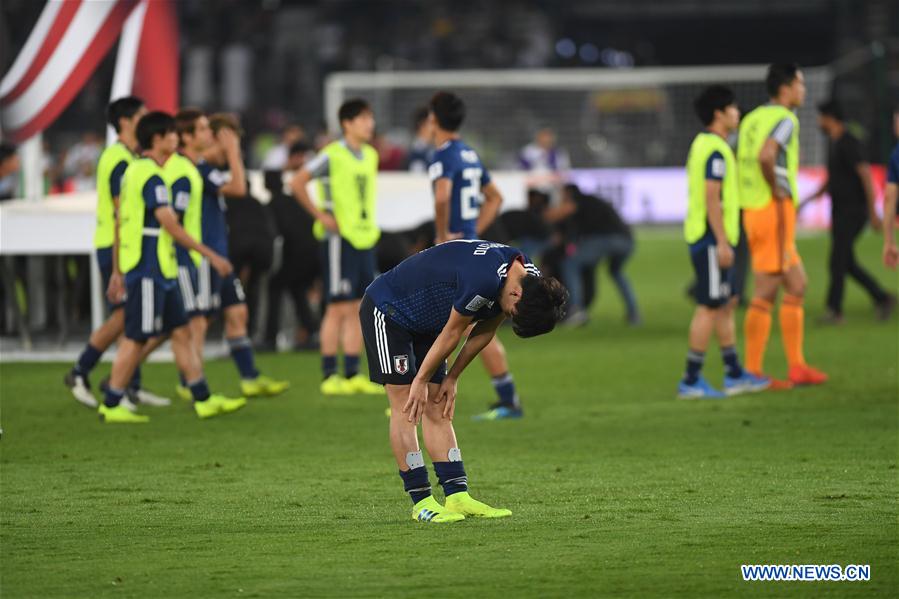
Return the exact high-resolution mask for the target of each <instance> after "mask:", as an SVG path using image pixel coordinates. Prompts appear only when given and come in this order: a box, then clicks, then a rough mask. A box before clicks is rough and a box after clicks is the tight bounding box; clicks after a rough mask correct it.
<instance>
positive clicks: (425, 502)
mask: <svg viewBox="0 0 899 599" xmlns="http://www.w3.org/2000/svg"><path fill="white" fill-rule="evenodd" d="M412 519H413V520H418V521H419V522H430V523H432V524H445V523H447V522H459V521H460V520H465V516H463V515H462V514H460V513H458V512H454V511H451V510H449V509H447V508H445V507H443V506H442V505H440V504H439V503H437V500H436V499H434V496H433V495H428V496H427V497H425V498H424V499H422V500H421V501H419V502H418V503H416V504H415V505H414V506H413V507H412Z"/></svg>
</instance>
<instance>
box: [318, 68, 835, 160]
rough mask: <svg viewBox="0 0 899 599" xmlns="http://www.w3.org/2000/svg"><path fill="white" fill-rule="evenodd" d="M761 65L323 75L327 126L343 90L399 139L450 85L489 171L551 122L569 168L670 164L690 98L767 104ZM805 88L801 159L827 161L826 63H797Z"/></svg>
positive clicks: (687, 128)
mask: <svg viewBox="0 0 899 599" xmlns="http://www.w3.org/2000/svg"><path fill="white" fill-rule="evenodd" d="M766 70H767V66H766V65H737V66H718V65H716V66H690V67H644V68H634V69H510V70H445V71H391V72H338V73H333V74H331V75H329V76H328V78H327V79H326V81H325V88H324V106H325V110H326V115H327V121H328V124H329V126H330V127H331V129H332V130H334V131H337V130H339V124H338V123H337V109H338V107H339V106H340V104H341V102H343V101H344V100H346V99H347V98H350V97H355V96H361V97H363V98H365V99H367V100H368V101H369V102H370V103H371V104H372V106H373V108H374V110H375V115H376V119H377V122H378V129H379V131H381V132H382V133H384V134H385V135H387V136H388V137H389V138H392V139H394V140H398V141H406V140H408V138H409V136H410V135H411V133H410V132H411V127H412V123H411V121H412V114H413V113H414V111H415V109H416V108H418V107H420V106H424V105H425V104H426V103H427V101H428V99H429V98H430V96H431V95H432V94H433V93H434V91H436V90H439V89H449V90H454V91H457V92H458V93H459V94H460V95H462V97H463V99H464V100H465V101H466V104H467V106H468V116H467V119H466V123H465V125H464V126H463V133H464V135H465V137H466V139H470V140H471V142H472V145H475V146H476V147H477V148H478V151H479V153H481V154H482V155H483V156H484V157H485V160H486V161H487V163H488V164H489V165H491V166H492V167H493V168H509V167H513V166H514V165H515V157H516V155H517V152H518V151H519V149H520V148H521V147H522V146H523V145H525V144H526V143H528V142H529V141H530V140H531V138H532V137H533V134H534V132H535V131H536V129H538V128H540V127H543V126H549V127H551V128H553V129H555V131H556V133H557V135H558V139H559V145H560V146H562V147H564V148H566V149H567V150H568V151H569V153H570V154H571V159H572V166H573V167H575V168H591V167H649V166H675V165H682V164H683V163H684V160H685V157H686V153H687V149H688V148H689V144H690V141H691V140H692V138H693V136H694V135H695V134H696V131H697V130H698V129H699V128H700V126H701V125H700V123H699V122H698V119H697V118H696V116H695V115H694V113H693V99H694V98H695V97H696V96H697V95H698V94H699V93H700V91H701V90H702V88H704V87H705V86H707V85H710V84H715V83H719V84H724V85H728V86H730V87H731V88H732V89H733V90H734V92H735V94H736V97H737V101H738V103H739V105H740V107H741V109H742V110H743V111H744V112H747V111H749V110H751V109H752V108H754V107H756V106H758V105H759V104H762V103H764V102H765V101H767V93H766V92H765V83H764V80H765V73H766ZM803 72H804V74H805V79H806V86H807V88H808V94H807V97H806V102H805V104H804V106H803V107H802V108H800V109H799V120H800V122H801V124H802V126H801V127H800V143H801V147H802V163H803V164H804V165H817V164H822V163H823V162H824V161H825V155H826V145H825V141H824V139H823V137H822V136H821V134H820V133H819V132H818V130H817V127H816V126H815V118H816V113H815V107H816V105H817V104H818V103H819V102H821V101H822V100H824V99H826V98H827V97H828V96H829V93H830V85H831V74H830V70H829V69H828V68H827V67H813V68H805V69H803Z"/></svg>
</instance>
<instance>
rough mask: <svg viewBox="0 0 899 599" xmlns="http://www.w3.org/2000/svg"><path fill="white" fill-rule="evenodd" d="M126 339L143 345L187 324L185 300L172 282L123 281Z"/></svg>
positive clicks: (168, 280) (171, 280) (147, 278)
mask: <svg viewBox="0 0 899 599" xmlns="http://www.w3.org/2000/svg"><path fill="white" fill-rule="evenodd" d="M125 289H126V294H127V295H126V297H125V337H127V338H128V339H131V340H132V341H139V342H144V341H146V340H147V339H149V338H150V337H157V336H159V335H162V334H164V333H168V332H169V331H172V330H174V329H177V328H178V327H181V326H184V325H185V324H187V314H186V313H185V312H184V301H183V300H182V299H181V291H180V290H179V289H178V284H177V282H176V281H175V280H174V279H163V278H160V277H141V276H133V277H126V278H125Z"/></svg>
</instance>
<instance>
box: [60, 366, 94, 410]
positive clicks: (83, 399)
mask: <svg viewBox="0 0 899 599" xmlns="http://www.w3.org/2000/svg"><path fill="white" fill-rule="evenodd" d="M64 382H65V384H66V387H68V388H69V391H71V393H72V397H74V398H75V400H76V401H78V403H81V404H83V405H85V406H87V407H89V408H93V409H96V408H97V406H98V405H100V404H99V403H98V402H97V398H96V397H94V394H93V393H91V388H90V383H88V382H87V379H86V378H84V377H83V376H81V375H80V374H75V372H73V371H71V370H70V371H69V372H68V374H66V378H65V381H64Z"/></svg>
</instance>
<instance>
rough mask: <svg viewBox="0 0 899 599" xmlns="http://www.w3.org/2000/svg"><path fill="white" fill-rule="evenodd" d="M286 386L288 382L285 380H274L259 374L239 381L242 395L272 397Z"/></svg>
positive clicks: (282, 391) (280, 392) (283, 390)
mask: <svg viewBox="0 0 899 599" xmlns="http://www.w3.org/2000/svg"><path fill="white" fill-rule="evenodd" d="M288 387H290V383H289V382H287V381H276V380H274V379H271V378H269V377H267V376H263V375H261V374H260V375H259V376H257V377H256V378H255V379H244V380H242V381H240V393H241V394H242V395H243V396H244V397H263V396H265V397H273V396H275V395H281V394H282V393H284V392H285V391H287V388H288Z"/></svg>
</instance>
